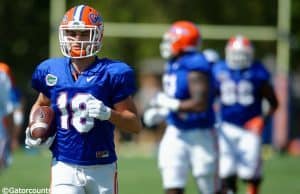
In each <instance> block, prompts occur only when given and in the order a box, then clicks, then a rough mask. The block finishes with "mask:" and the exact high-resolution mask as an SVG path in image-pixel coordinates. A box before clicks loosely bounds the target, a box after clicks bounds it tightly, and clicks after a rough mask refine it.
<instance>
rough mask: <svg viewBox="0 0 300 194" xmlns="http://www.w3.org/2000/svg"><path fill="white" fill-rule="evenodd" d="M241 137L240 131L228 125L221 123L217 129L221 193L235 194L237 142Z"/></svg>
mask: <svg viewBox="0 0 300 194" xmlns="http://www.w3.org/2000/svg"><path fill="white" fill-rule="evenodd" d="M241 136H242V129H241V128H238V127H236V126H235V125H232V124H229V123H222V124H221V126H220V128H219V129H218V140H219V150H220V162H219V175H220V178H221V188H222V192H223V193H225V194H227V193H228V194H229V193H232V194H233V193H237V175H236V173H237V169H236V168H237V160H238V154H237V142H239V139H240V137H241Z"/></svg>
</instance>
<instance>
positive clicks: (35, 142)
mask: <svg viewBox="0 0 300 194" xmlns="http://www.w3.org/2000/svg"><path fill="white" fill-rule="evenodd" d="M54 139H55V135H53V136H51V137H48V139H47V140H45V141H42V139H41V138H37V139H33V138H32V137H31V132H30V128H29V127H27V128H26V131H25V145H26V147H27V148H34V147H44V148H49V147H50V146H51V145H52V143H53V141H54Z"/></svg>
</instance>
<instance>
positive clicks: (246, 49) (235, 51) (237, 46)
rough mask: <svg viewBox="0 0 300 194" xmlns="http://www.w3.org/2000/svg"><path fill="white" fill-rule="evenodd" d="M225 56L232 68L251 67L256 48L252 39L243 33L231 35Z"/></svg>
mask: <svg viewBox="0 0 300 194" xmlns="http://www.w3.org/2000/svg"><path fill="white" fill-rule="evenodd" d="M225 57H226V62H227V64H228V66H229V68H231V69H244V68H247V67H249V66H250V65H251V64H252V61H253V57H254V49H253V46H252V44H251V42H250V40H249V39H248V38H246V37H244V36H242V35H237V36H234V37H231V38H230V39H229V40H228V42H227V45H226V48H225Z"/></svg>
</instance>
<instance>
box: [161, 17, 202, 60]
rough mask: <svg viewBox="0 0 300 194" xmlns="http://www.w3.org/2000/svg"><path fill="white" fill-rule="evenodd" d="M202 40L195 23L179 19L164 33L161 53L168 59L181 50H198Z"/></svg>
mask: <svg viewBox="0 0 300 194" xmlns="http://www.w3.org/2000/svg"><path fill="white" fill-rule="evenodd" d="M200 42H201V35H200V31H199V29H198V28H197V26H196V25H195V24H193V23H192V22H189V21H177V22H175V23H174V24H173V25H172V26H171V28H170V29H169V30H168V31H167V32H166V33H165V34H164V36H163V40H162V43H161V44H160V53H161V56H162V57H163V58H166V59H168V58H171V57H174V56H177V55H178V54H180V53H181V52H185V51H190V50H196V48H197V46H199V44H200Z"/></svg>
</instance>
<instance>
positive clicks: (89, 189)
mask: <svg viewBox="0 0 300 194" xmlns="http://www.w3.org/2000/svg"><path fill="white" fill-rule="evenodd" d="M84 171H85V175H86V177H87V184H86V186H85V190H86V193H99V194H117V193H118V177H117V164H116V163H113V164H105V165H95V166H90V167H86V168H84Z"/></svg>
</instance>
